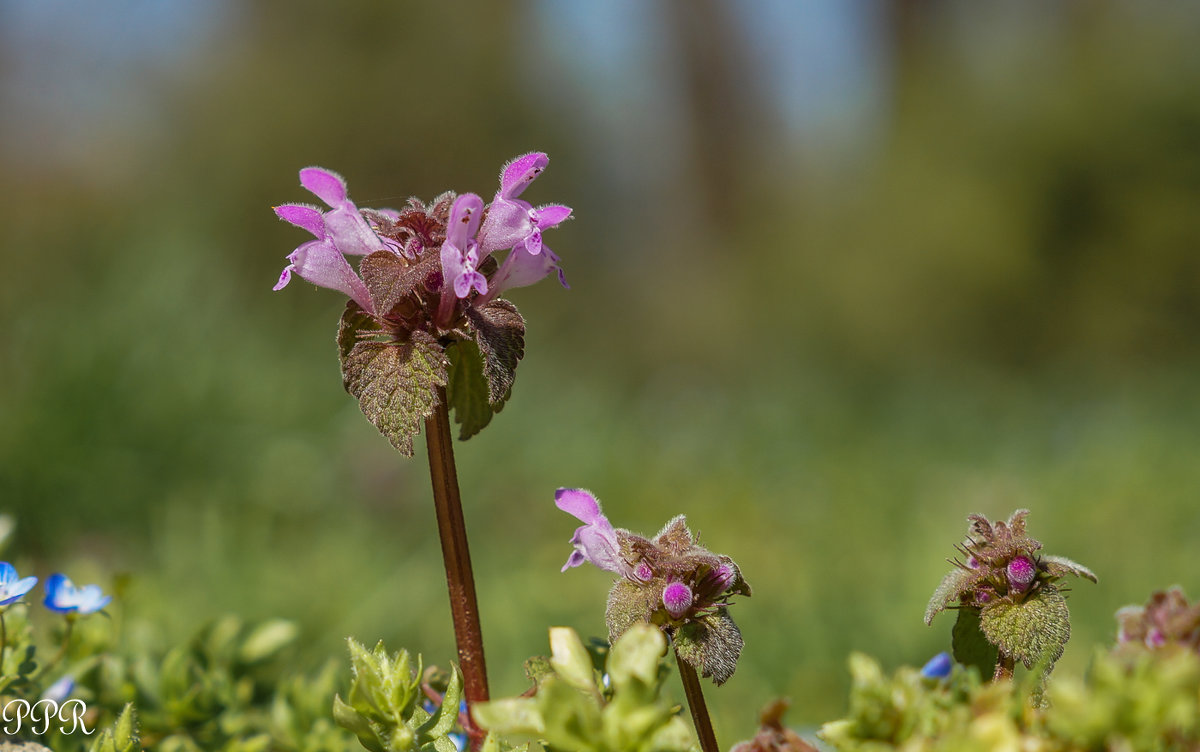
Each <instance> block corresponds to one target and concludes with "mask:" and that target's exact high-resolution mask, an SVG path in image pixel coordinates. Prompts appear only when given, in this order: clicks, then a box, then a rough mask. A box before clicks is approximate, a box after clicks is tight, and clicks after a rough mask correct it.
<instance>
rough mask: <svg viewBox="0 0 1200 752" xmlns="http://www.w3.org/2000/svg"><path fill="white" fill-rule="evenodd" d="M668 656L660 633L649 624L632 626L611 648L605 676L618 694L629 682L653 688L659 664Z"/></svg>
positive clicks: (663, 638) (664, 639)
mask: <svg viewBox="0 0 1200 752" xmlns="http://www.w3.org/2000/svg"><path fill="white" fill-rule="evenodd" d="M666 652H667V638H666V637H664V636H663V633H662V630H660V629H658V628H657V627H653V626H651V625H649V624H645V623H642V624H634V625H633V626H632V627H630V628H629V629H628V630H627V631H626V632H625V634H623V635H621V639H619V640H617V642H616V644H615V645H613V646H612V652H611V653H609V656H608V675H609V677H610V678H611V679H612V683H613V687H615V688H616V690H617V691H618V692H619V691H621V689H622V688H624V687H625V686H626V685H628V684H629V683H630V682H631V681H632V680H634V679H637V680H639V681H642V682H644V683H645V684H647V685H653V684H654V683H655V681H656V680H657V678H658V662H659V659H661V658H662V657H663V655H665V654H666Z"/></svg>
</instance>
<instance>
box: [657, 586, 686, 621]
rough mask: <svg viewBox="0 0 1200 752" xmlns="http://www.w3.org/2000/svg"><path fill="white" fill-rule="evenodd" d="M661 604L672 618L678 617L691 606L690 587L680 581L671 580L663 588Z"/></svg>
mask: <svg viewBox="0 0 1200 752" xmlns="http://www.w3.org/2000/svg"><path fill="white" fill-rule="evenodd" d="M662 601H663V606H664V607H666V609H667V613H668V614H670V615H671V618H673V619H679V618H681V617H682V616H683V615H684V614H686V613H687V612H688V609H690V608H691V607H692V589H691V588H690V587H688V586H687V585H684V584H683V583H682V582H672V583H670V584H669V585H667V586H666V587H665V588H663V594H662Z"/></svg>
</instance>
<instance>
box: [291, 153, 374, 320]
mask: <svg viewBox="0 0 1200 752" xmlns="http://www.w3.org/2000/svg"><path fill="white" fill-rule="evenodd" d="M300 184H301V185H302V186H304V187H305V188H307V189H308V190H310V191H312V193H313V194H315V195H316V196H317V198H319V199H321V200H322V201H324V202H325V203H326V204H328V205H329V206H330V207H331V208H330V210H329V211H327V212H322V211H321V210H320V209H318V208H317V207H315V206H310V205H308V204H283V205H282V206H277V207H275V214H276V215H277V216H278V217H279V218H280V219H282V220H284V221H285V222H289V223H291V224H293V225H295V226H297V227H300V228H303V229H305V230H308V231H309V232H311V233H312V234H313V235H314V236H316V238H317V239H316V240H310V241H308V242H307V243H303V244H301V245H300V246H298V247H297V248H296V250H294V251H292V252H291V254H289V255H288V262H289V263H288V265H287V266H286V267H285V268H284V270H283V272H282V273H281V274H280V275H279V281H278V282H277V283H276V284H275V287H274V289H276V290H281V289H283V288H284V287H285V286H286V285H287V283H288V282H290V281H291V278H292V274H293V273H295V274H298V275H299V276H300V277H302V278H303V279H306V280H308V281H309V282H312V283H313V284H314V285H319V286H320V287H328V288H329V289H331V290H337V291H339V292H341V293H344V294H345V295H347V296H348V297H350V298H353V299H354V301H355V302H356V303H358V304H359V305H360V306H362V308H363V309H364V310H366V311H368V312H371V313H373V312H374V310H373V306H372V305H371V296H370V294H369V293H368V292H367V286H366V285H364V284H363V281H362V280H361V279H360V278H359V276H358V274H357V273H355V271H354V268H353V267H352V266H350V262H349V261H347V260H346V256H345V254H349V255H352V256H365V255H367V254H369V253H373V252H375V251H378V250H382V249H384V248H385V247H387V246H386V244H385V243H384V242H383V241H382V240H380V239H379V236H377V235H376V234H375V233H374V231H372V230H371V227H370V225H368V224H367V221H366V219H364V218H363V216H362V214H361V213H359V211H358V207H356V206H355V205H354V203H353V202H351V201H350V199H349V198H347V195H346V182H345V181H344V180H342V178H341V176H339V175H338V174H337V173H335V172H330V171H329V170H324V169H321V168H320V167H306V168H304V169H303V170H301V171H300Z"/></svg>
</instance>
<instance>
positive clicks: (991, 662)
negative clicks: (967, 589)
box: [951, 606, 999, 678]
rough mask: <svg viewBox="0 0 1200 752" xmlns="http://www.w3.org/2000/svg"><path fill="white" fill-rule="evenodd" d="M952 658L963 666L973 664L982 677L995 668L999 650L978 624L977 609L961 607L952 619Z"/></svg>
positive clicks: (989, 674)
mask: <svg viewBox="0 0 1200 752" xmlns="http://www.w3.org/2000/svg"><path fill="white" fill-rule="evenodd" d="M951 645H952V649H953V651H954V660H956V661H958V662H959V663H961V664H962V665H964V666H974V667H975V668H976V669H977V670H978V671H979V675H980V676H982V677H985V678H986V677H989V676H991V675H992V672H993V671H995V669H996V658H997V657H998V655H999V650H998V649H997V648H996V646H995V645H993V644H992V643H991V642H989V641H988V638H987V637H986V636H985V635H984V634H983V629H982V628H981V627H980V625H979V609H977V608H969V607H966V606H964V607H962V608H960V609H959V610H958V618H957V619H955V621H954V631H953V632H951Z"/></svg>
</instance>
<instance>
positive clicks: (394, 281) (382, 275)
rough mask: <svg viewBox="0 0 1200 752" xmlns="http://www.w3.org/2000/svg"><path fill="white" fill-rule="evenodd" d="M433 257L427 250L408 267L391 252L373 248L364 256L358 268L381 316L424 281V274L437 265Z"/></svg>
mask: <svg viewBox="0 0 1200 752" xmlns="http://www.w3.org/2000/svg"><path fill="white" fill-rule="evenodd" d="M434 257H436V254H432V253H427V254H425V255H423V256H421V257H420V259H419V260H418V261H417V262H416V263H415V264H412V265H411V266H410V265H409V263H408V262H407V261H405V260H404V259H402V258H400V257H399V256H397V255H396V254H394V253H392V252H391V251H376V252H375V253H372V254H371V255H369V256H366V257H364V258H363V260H362V262H361V263H360V264H359V267H358V271H359V274H361V275H362V279H363V282H365V283H366V285H367V292H369V293H370V294H371V302H372V303H374V304H375V310H376V311H377V312H378V313H379V315H380V316H383V315H386V314H387V313H388V312H389V311H391V310H392V309H393V308H395V306H396V304H397V303H399V302H400V300H401V299H402V298H403V297H404V296H406V295H408V294H409V293H411V292H412V291H413V290H416V289H418V287H419V286H420V285H421V284H422V283H424V281H425V277H426V276H428V275H429V272H431V271H433V270H434V269H435V268H436V267H435V266H433V263H432V261H431V259H433V258H434Z"/></svg>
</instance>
